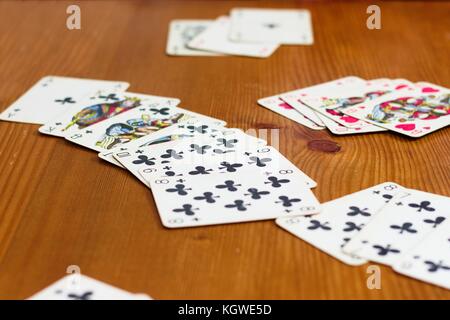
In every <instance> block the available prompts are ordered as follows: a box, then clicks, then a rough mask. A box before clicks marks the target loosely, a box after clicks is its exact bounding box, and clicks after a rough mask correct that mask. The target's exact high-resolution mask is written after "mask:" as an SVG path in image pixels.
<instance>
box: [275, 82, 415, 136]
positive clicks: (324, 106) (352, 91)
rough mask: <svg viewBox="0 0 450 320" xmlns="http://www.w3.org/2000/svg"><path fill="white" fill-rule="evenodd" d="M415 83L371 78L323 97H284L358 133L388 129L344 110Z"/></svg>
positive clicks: (410, 86)
mask: <svg viewBox="0 0 450 320" xmlns="http://www.w3.org/2000/svg"><path fill="white" fill-rule="evenodd" d="M413 87H414V84H413V83H411V82H409V81H407V80H384V81H374V80H369V81H367V82H366V83H364V84H361V85H359V86H354V87H351V88H348V89H347V90H343V91H342V92H337V93H336V92H333V93H328V94H327V95H324V96H321V97H298V96H297V97H295V96H293V97H283V99H285V101H286V102H288V103H290V104H291V105H293V106H294V107H295V105H294V104H295V103H297V104H302V105H303V106H308V107H310V108H311V109H313V110H315V111H316V112H317V113H318V114H320V115H323V116H325V117H328V118H329V119H331V120H333V121H335V122H337V123H339V124H341V125H343V126H345V127H348V128H352V129H355V131H356V132H357V133H362V132H376V131H386V129H384V128H381V127H379V126H374V125H372V124H370V123H367V122H365V121H362V120H359V119H357V118H354V117H352V116H349V115H347V114H345V113H343V110H345V109H346V108H349V107H351V106H353V105H355V104H360V103H363V102H365V101H370V100H373V99H376V98H378V97H381V96H383V95H385V94H388V93H392V92H395V91H396V90H404V89H406V88H413Z"/></svg>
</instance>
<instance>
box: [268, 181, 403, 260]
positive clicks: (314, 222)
mask: <svg viewBox="0 0 450 320" xmlns="http://www.w3.org/2000/svg"><path fill="white" fill-rule="evenodd" d="M402 190H404V188H403V187H401V186H399V185H398V184H395V183H393V182H385V183H382V184H379V185H376V186H374V187H371V188H368V189H365V190H362V191H359V192H355V193H352V194H349V195H346V196H344V197H342V198H338V199H335V200H332V201H329V202H326V203H323V204H322V211H321V213H320V214H318V215H315V216H312V217H289V218H278V219H277V220H276V223H277V225H279V226H280V227H281V228H283V229H285V230H287V231H289V232H290V233H292V234H294V235H295V236H297V237H299V238H300V239H302V240H304V241H306V242H308V243H309V244H311V245H313V246H315V247H317V248H319V249H320V250H322V251H324V252H325V253H327V254H329V255H331V256H332V257H334V258H336V259H338V260H340V261H342V262H344V263H346V264H349V265H353V266H357V265H362V264H364V263H366V262H367V261H366V260H365V259H362V258H359V257H358V256H355V255H349V254H346V253H344V252H343V251H342V247H343V245H344V244H345V243H347V242H348V241H349V240H350V239H351V238H352V237H353V236H354V235H355V234H357V233H358V232H359V231H360V230H361V229H362V228H363V227H364V225H366V224H367V223H368V222H370V220H371V219H373V217H374V216H375V215H376V214H377V213H378V212H379V211H380V210H381V209H382V208H383V207H384V206H385V205H386V203H388V202H389V201H390V200H391V199H392V198H393V197H395V196H396V195H397V194H398V193H399V192H402Z"/></svg>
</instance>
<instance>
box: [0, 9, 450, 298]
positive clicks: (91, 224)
mask: <svg viewBox="0 0 450 320" xmlns="http://www.w3.org/2000/svg"><path fill="white" fill-rule="evenodd" d="M72 3H76V4H79V5H80V6H81V18H82V21H81V24H82V29H81V30H73V31H69V30H68V29H66V25H65V24H66V17H67V14H66V8H67V6H68V5H69V4H72ZM369 4H370V3H368V2H367V3H366V2H347V3H337V2H335V1H333V3H326V2H313V1H311V2H306V3H299V2H297V3H290V2H281V1H272V2H269V1H267V2H258V1H247V2H237V1H236V2H235V1H154V2H153V1H95V2H94V1H93V2H88V1H86V2H84V1H78V2H72V1H70V2H64V1H20V2H19V1H1V2H0V15H1V19H0V110H3V109H5V108H6V107H7V106H8V105H9V104H11V103H12V102H13V101H14V100H15V99H17V98H18V97H19V96H20V95H21V94H22V93H23V92H24V91H25V90H26V89H28V88H29V87H30V86H31V85H32V84H34V83H35V82H36V81H37V80H38V79H40V78H41V77H43V76H45V75H61V76H74V77H87V78H96V79H108V80H123V81H128V82H130V83H131V87H130V89H129V90H130V91H132V92H141V93H151V94H156V95H163V96H172V97H179V98H180V99H181V100H182V103H181V105H180V106H182V107H185V108H187V109H190V110H193V111H196V112H201V113H205V114H207V115H210V116H214V117H217V118H221V119H224V120H226V121H227V122H228V124H229V126H230V127H240V128H243V129H252V128H272V129H275V128H279V129H280V151H281V152H282V153H283V154H284V155H286V157H287V158H288V159H290V160H291V161H293V162H294V163H295V164H296V165H297V166H298V167H299V168H300V169H302V170H303V171H304V172H306V173H307V174H308V175H310V176H311V177H312V178H313V179H315V180H316V181H317V182H318V187H317V188H316V189H314V193H315V194H316V196H317V197H318V199H319V200H320V201H321V202H324V201H328V200H331V199H334V198H337V197H340V196H343V195H345V194H348V193H351V192H355V191H358V190H360V189H363V188H367V187H370V186H372V185H375V184H378V183H381V182H385V181H395V182H397V183H399V184H402V185H404V186H406V187H409V188H417V189H421V190H424V191H429V192H434V193H438V194H443V195H447V196H449V195H450V187H449V181H450V176H449V171H450V170H449V169H450V168H449V165H450V157H449V150H450V143H449V141H450V139H449V138H450V135H449V134H450V130H449V129H443V130H440V131H438V132H435V133H433V134H431V135H429V136H426V137H424V138H421V139H418V140H413V139H408V138H406V137H403V136H399V135H396V134H390V133H379V134H366V135H352V136H343V137H338V136H334V135H332V134H330V133H329V132H327V131H325V130H324V131H321V132H317V131H312V130H309V129H307V128H305V127H302V126H301V125H298V124H296V123H294V122H292V121H290V120H287V119H285V118H283V117H281V116H279V115H277V114H275V113H273V112H271V111H269V110H267V109H264V108H261V107H259V106H258V105H257V104H256V100H257V99H258V98H262V97H266V96H269V95H273V94H276V93H280V92H284V91H288V90H293V89H296V88H301V87H305V86H309V85H313V84H316V83H319V82H324V81H329V80H332V79H335V78H338V77H343V76H347V75H357V76H360V77H363V78H380V77H389V78H407V79H409V80H411V81H420V80H426V81H429V82H433V83H437V84H441V85H443V86H447V87H449V86H450V77H449V68H448V63H449V49H450V28H449V23H448V17H449V13H450V3H448V2H447V3H446V2H434V3H433V2H431V1H423V2H421V1H416V2H401V3H398V2H397V3H393V2H384V3H381V4H380V6H381V10H382V29H381V30H373V31H371V30H368V29H367V28H366V18H367V16H368V15H367V14H366V8H367V6H368V5H369ZM237 6H242V7H244V6H247V7H254V6H261V7H287V8H292V7H299V8H308V9H309V10H311V14H312V18H313V24H314V36H315V43H314V45H313V46H305V47H302V46H290V47H289V46H283V47H281V48H280V49H278V50H277V51H276V52H275V53H274V54H273V56H271V57H270V58H268V59H252V58H244V57H169V56H167V55H166V54H165V45H166V37H167V29H168V23H169V21H170V20H172V19H181V18H191V19H213V18H215V17H217V16H219V15H224V14H227V12H228V11H229V10H230V9H231V8H233V7H237ZM37 128H38V126H36V125H27V124H19V123H7V122H1V123H0V137H1V140H0V298H1V299H23V298H27V297H29V296H30V295H32V294H33V293H35V292H37V291H38V290H41V289H42V288H44V287H45V286H47V285H49V284H50V283H52V282H53V281H55V280H57V279H59V278H61V277H62V276H64V274H65V271H66V268H67V267H68V266H69V265H77V266H79V267H80V268H81V272H82V273H84V274H86V275H89V276H92V277H94V278H97V279H99V280H102V281H105V282H108V283H111V284H113V285H116V286H118V287H121V288H123V289H126V290H129V291H133V292H145V293H148V294H149V295H151V296H153V297H154V298H156V299H205V298H206V299H222V298H225V299H247V298H251V299H328V298H338V299H428V298H436V299H449V298H450V291H446V290H444V289H440V288H438V287H436V286H432V285H428V284H425V283H422V282H419V281H416V280H413V279H409V278H406V277H404V276H401V275H398V274H396V273H395V272H393V271H392V270H391V269H390V268H387V267H381V271H382V272H381V276H382V289H381V290H369V289H368V288H367V286H366V278H367V276H368V274H367V273H366V268H367V266H368V265H365V266H361V267H350V266H347V265H344V264H342V263H340V262H339V261H337V260H335V259H333V258H331V257H329V256H327V255H326V254H324V253H323V252H321V251H319V250H318V249H315V248H314V247H312V246H310V245H308V244H307V243H305V242H303V241H301V240H299V239H297V238H295V237H293V236H292V235H290V234H288V233H287V232H285V231H283V230H282V229H280V228H278V227H277V226H276V225H275V223H274V222H273V221H265V222H253V223H242V224H235V225H222V226H211V227H199V228H186V229H179V230H169V229H165V228H164V227H163V226H162V225H161V223H160V220H159V216H158V214H157V211H156V207H155V204H154V202H153V199H152V196H151V193H150V192H149V190H148V189H147V188H146V187H144V186H143V185H141V184H140V183H139V182H138V181H137V180H136V179H135V178H133V176H131V175H130V174H128V173H127V172H126V171H125V170H122V169H119V168H117V167H114V166H112V165H109V164H107V163H105V162H103V161H101V160H100V159H99V158H98V157H97V155H96V153H94V152H91V151H89V150H87V149H83V148H80V147H78V146H76V145H73V144H70V143H69V142H66V141H64V140H61V139H58V138H53V137H48V136H43V135H41V134H39V133H38V131H37ZM314 140H319V141H322V142H323V141H331V143H332V145H333V143H336V144H337V145H339V146H340V148H341V149H340V151H339V152H329V151H324V150H321V148H312V147H311V146H312V145H314V144H317V142H314V143H312V144H311V141H314ZM318 144H319V145H322V144H321V143H320V142H319V143H318Z"/></svg>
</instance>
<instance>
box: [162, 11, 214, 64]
mask: <svg viewBox="0 0 450 320" xmlns="http://www.w3.org/2000/svg"><path fill="white" fill-rule="evenodd" d="M213 21H214V20H172V21H171V22H170V26H169V38H168V39H167V47H166V53H167V54H168V55H172V56H217V55H219V54H218V53H213V52H208V51H201V50H192V49H190V48H189V47H188V46H187V44H188V43H189V42H190V41H191V40H192V39H194V38H195V37H196V36H198V35H199V34H200V33H202V32H203V31H205V30H206V29H207V28H208V27H209V26H210V25H211V24H212V23H213Z"/></svg>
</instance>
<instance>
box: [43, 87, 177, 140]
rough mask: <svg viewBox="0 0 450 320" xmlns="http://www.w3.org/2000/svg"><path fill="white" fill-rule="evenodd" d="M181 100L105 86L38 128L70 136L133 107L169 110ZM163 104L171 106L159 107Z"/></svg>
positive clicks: (49, 133) (52, 133) (163, 111)
mask: <svg viewBox="0 0 450 320" xmlns="http://www.w3.org/2000/svg"><path fill="white" fill-rule="evenodd" d="M179 103H180V100H179V99H175V98H168V97H159V96H152V95H141V94H136V93H131V92H118V91H117V90H114V91H111V90H108V91H105V90H102V91H98V92H95V93H94V94H92V95H89V96H88V97H86V98H85V99H83V100H81V101H80V102H79V103H77V104H74V105H72V106H71V107H70V108H68V109H67V110H66V112H65V113H63V114H61V115H59V116H57V117H55V118H54V119H52V120H51V121H49V122H48V123H46V124H44V125H43V126H42V127H40V128H39V132H41V133H43V134H48V135H53V136H57V137H64V136H67V135H69V136H70V135H73V134H75V133H78V131H80V130H82V129H86V128H87V127H89V126H91V125H94V124H96V123H99V122H101V121H104V120H106V119H109V118H112V117H115V116H116V115H118V114H120V113H122V112H125V111H129V110H131V109H132V108H136V107H140V106H142V105H153V109H152V111H154V112H160V113H161V112H162V113H166V112H168V111H167V110H169V108H170V107H171V106H174V107H175V106H177V105H178V104H179ZM163 104H164V105H166V104H167V105H168V106H165V107H163V108H162V109H161V110H160V109H158V108H159V106H160V105H163Z"/></svg>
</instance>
